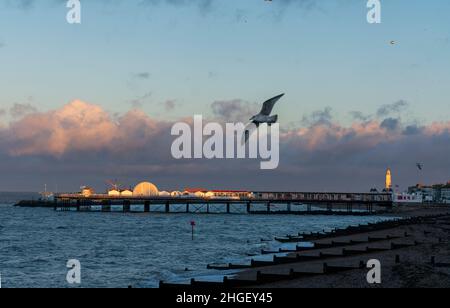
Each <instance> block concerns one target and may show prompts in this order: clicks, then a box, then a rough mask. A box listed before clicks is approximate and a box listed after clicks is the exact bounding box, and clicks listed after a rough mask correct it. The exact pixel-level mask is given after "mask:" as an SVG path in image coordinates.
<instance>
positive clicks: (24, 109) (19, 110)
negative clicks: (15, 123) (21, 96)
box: [9, 103, 37, 118]
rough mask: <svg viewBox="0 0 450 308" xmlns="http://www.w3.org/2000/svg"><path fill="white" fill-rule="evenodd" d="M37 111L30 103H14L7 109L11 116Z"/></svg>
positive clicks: (17, 116)
mask: <svg viewBox="0 0 450 308" xmlns="http://www.w3.org/2000/svg"><path fill="white" fill-rule="evenodd" d="M35 112H37V108H36V107H34V106H33V105H31V104H19V103H15V104H14V105H13V106H12V107H11V109H10V110H9V113H10V114H11V116H12V117H13V118H20V117H23V116H25V115H27V114H30V113H35Z"/></svg>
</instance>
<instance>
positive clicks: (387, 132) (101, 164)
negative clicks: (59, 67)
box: [0, 100, 450, 191]
mask: <svg viewBox="0 0 450 308" xmlns="http://www.w3.org/2000/svg"><path fill="white" fill-rule="evenodd" d="M231 106H233V108H231ZM251 106H253V104H250V103H245V102H242V101H240V100H235V101H230V102H215V103H214V104H212V106H211V108H213V110H215V111H216V113H215V115H214V116H215V118H216V119H217V118H218V117H221V118H223V119H231V118H235V117H237V116H240V115H242V114H241V113H237V114H236V113H235V111H236V110H239V111H240V112H245V111H249V110H250V109H251ZM252 112H253V111H252ZM250 113H251V112H250ZM310 118H311V119H312V120H310V122H309V123H310V125H307V126H300V127H295V128H290V129H288V130H285V131H283V132H282V134H281V144H280V150H281V152H280V166H279V168H278V169H276V170H273V171H270V172H267V171H261V170H259V162H258V161H253V160H252V161H249V160H223V161H220V163H219V162H218V161H217V160H175V159H173V158H172V156H171V154H170V153H171V152H170V147H171V143H172V141H173V140H174V137H173V136H171V135H170V130H171V127H172V125H173V124H174V122H172V121H161V120H157V119H155V118H152V117H151V116H149V115H147V114H146V113H144V112H143V111H141V110H138V109H133V110H130V111H129V112H126V113H124V114H118V115H113V114H111V113H109V112H108V111H106V110H105V109H103V108H101V107H100V106H98V105H94V104H90V103H87V102H83V101H78V100H77V101H73V102H71V103H69V104H66V105H64V106H63V107H61V108H59V109H56V110H51V111H48V112H33V113H27V114H25V115H23V116H22V117H20V118H16V119H13V120H12V122H11V123H9V124H8V125H7V126H3V127H0V168H2V170H4V172H6V173H7V174H9V175H10V176H8V178H7V179H6V178H5V179H4V180H0V184H2V185H12V184H10V183H18V184H17V185H25V184H27V185H32V184H33V183H42V181H43V180H44V179H43V177H45V176H50V175H51V176H52V177H53V178H55V179H57V181H58V182H59V184H60V186H63V185H64V183H70V185H71V186H70V187H68V188H67V189H72V190H74V189H76V187H78V186H79V185H80V184H91V185H94V186H95V185H103V183H104V180H105V179H108V178H120V179H121V180H122V181H123V182H125V183H129V184H130V185H132V184H134V183H136V182H138V181H140V180H152V181H154V182H156V183H157V184H158V185H160V186H163V187H166V188H167V189H176V188H179V189H182V188H183V187H184V186H192V185H194V186H207V187H208V188H209V187H211V188H227V189H233V188H234V189H239V188H241V189H257V190H260V189H261V190H266V189H267V190H349V191H365V190H367V189H370V188H371V187H373V186H377V183H379V185H378V187H381V186H382V182H383V174H384V170H385V168H386V167H388V166H389V167H391V168H392V169H393V170H394V174H395V182H396V183H400V184H403V185H408V184H411V185H413V184H416V182H418V180H417V181H416V180H414V179H415V178H416V177H417V174H416V172H417V170H416V169H417V168H415V163H416V162H417V161H421V162H424V163H426V165H427V171H426V177H425V180H429V181H433V182H435V181H446V180H448V170H450V161H449V160H448V153H450V122H435V123H431V124H428V125H422V126H420V125H418V124H405V123H403V122H402V121H401V119H397V118H392V119H391V121H386V120H378V119H372V120H369V121H366V122H360V121H355V122H353V123H351V124H350V125H341V124H339V123H337V122H336V121H335V120H333V118H332V117H331V110H330V109H327V108H326V109H325V110H320V111H317V112H315V113H312V115H311V117H310ZM191 120H192V119H190V118H188V119H179V120H178V121H185V122H186V121H187V122H188V123H191ZM208 120H211V119H205V122H206V121H208ZM311 123H312V124H311ZM24 179H25V180H24ZM422 180H424V179H422ZM66 185H68V184H66ZM4 187H5V186H4ZM21 187H22V186H21ZM39 187H40V186H39ZM101 187H103V186H101Z"/></svg>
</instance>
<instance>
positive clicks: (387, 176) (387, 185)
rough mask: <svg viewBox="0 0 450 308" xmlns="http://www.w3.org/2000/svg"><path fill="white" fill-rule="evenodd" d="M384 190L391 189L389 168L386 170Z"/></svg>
mask: <svg viewBox="0 0 450 308" xmlns="http://www.w3.org/2000/svg"><path fill="white" fill-rule="evenodd" d="M386 190H387V191H389V190H392V176H391V169H389V168H388V169H387V170H386Z"/></svg>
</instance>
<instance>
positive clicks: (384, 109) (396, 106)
mask: <svg viewBox="0 0 450 308" xmlns="http://www.w3.org/2000/svg"><path fill="white" fill-rule="evenodd" d="M408 106H409V103H408V102H407V101H405V100H399V101H397V102H395V103H392V104H386V105H383V106H381V107H380V108H379V109H378V110H377V116H378V117H386V116H389V115H391V114H395V113H400V112H401V111H403V110H405V109H406V108H407V107H408Z"/></svg>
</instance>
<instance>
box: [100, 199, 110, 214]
mask: <svg viewBox="0 0 450 308" xmlns="http://www.w3.org/2000/svg"><path fill="white" fill-rule="evenodd" d="M102 212H111V204H110V202H109V201H103V202H102Z"/></svg>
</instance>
